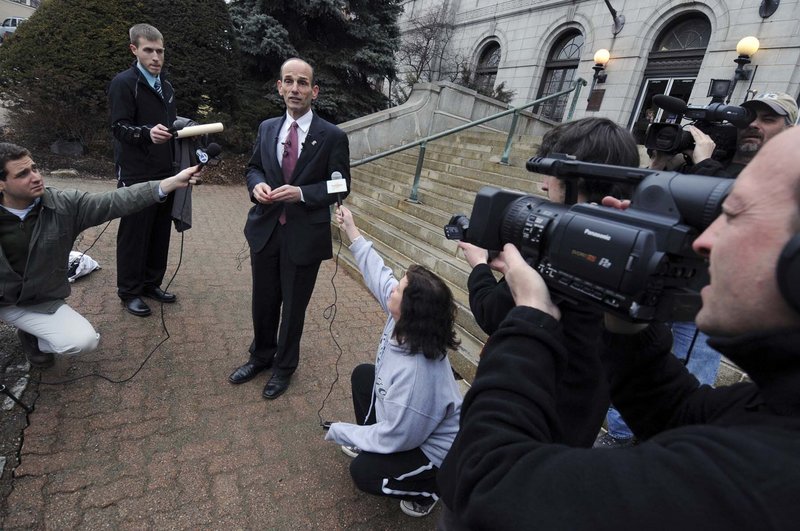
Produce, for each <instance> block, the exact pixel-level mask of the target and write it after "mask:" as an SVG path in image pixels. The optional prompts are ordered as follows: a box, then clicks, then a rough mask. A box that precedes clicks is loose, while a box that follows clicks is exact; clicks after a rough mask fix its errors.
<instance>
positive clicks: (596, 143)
mask: <svg viewBox="0 0 800 531" xmlns="http://www.w3.org/2000/svg"><path fill="white" fill-rule="evenodd" d="M552 153H566V154H567V155H572V156H573V157H575V158H576V159H577V160H580V161H583V162H595V163H599V164H613V165H615V166H631V167H637V166H639V148H638V147H637V146H636V140H635V139H634V138H633V135H632V134H631V133H630V132H629V131H628V130H627V129H623V128H622V127H620V126H618V125H617V124H616V123H614V122H612V121H611V120H609V119H608V118H595V117H590V118H581V119H580V120H575V121H572V122H566V123H563V124H560V125H558V126H556V127H554V128H553V129H551V130H550V131H548V132H547V133H546V134H545V135H544V136H543V137H542V145H541V147H540V148H539V152H538V153H537V154H538V155H539V156H540V157H548V156H550V155H551V154H552ZM578 191H579V192H580V193H581V194H583V195H585V196H586V198H587V201H590V202H595V203H599V202H600V200H601V199H602V198H603V196H606V195H612V196H614V197H617V198H619V199H629V198H630V196H631V193H632V192H633V187H632V186H629V185H625V184H615V183H607V182H602V181H595V180H591V179H590V180H586V179H583V178H580V179H578Z"/></svg>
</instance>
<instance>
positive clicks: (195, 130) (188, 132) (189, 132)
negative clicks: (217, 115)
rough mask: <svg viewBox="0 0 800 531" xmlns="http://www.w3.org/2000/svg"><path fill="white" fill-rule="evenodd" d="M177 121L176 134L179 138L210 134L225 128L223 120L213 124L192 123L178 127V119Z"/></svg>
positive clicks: (175, 124)
mask: <svg viewBox="0 0 800 531" xmlns="http://www.w3.org/2000/svg"><path fill="white" fill-rule="evenodd" d="M175 122H176V123H174V124H173V126H175V128H176V129H177V132H176V133H175V136H176V137H177V138H187V137H190V136H200V135H208V134H211V133H221V132H222V130H223V129H224V128H225V127H224V126H223V125H222V123H221V122H215V123H213V124H203V125H190V126H185V127H183V128H180V129H179V128H178V127H177V125H178V124H177V122H178V120H175Z"/></svg>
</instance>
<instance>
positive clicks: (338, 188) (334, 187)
mask: <svg viewBox="0 0 800 531" xmlns="http://www.w3.org/2000/svg"><path fill="white" fill-rule="evenodd" d="M327 185H328V193H329V194H336V204H337V205H338V206H342V192H346V191H347V181H345V180H344V179H343V178H342V173H341V172H338V171H335V172H333V173H331V180H330V181H328V183H327Z"/></svg>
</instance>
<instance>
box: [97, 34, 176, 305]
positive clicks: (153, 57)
mask: <svg viewBox="0 0 800 531" xmlns="http://www.w3.org/2000/svg"><path fill="white" fill-rule="evenodd" d="M129 34H130V41H131V44H130V49H131V52H132V53H133V55H134V56H135V57H136V61H135V62H134V64H133V66H131V67H130V68H129V69H127V70H125V71H123V72H120V73H119V74H117V75H116V77H114V79H113V80H112V81H111V85H110V86H109V89H108V99H109V106H110V108H111V131H112V133H113V134H114V162H115V165H116V174H117V186H118V187H123V186H130V185H132V184H135V183H139V182H144V181H149V180H152V179H160V178H163V177H167V176H170V175H172V174H173V173H175V165H174V164H173V159H174V156H173V140H172V133H171V132H170V130H169V127H171V126H172V124H173V122H174V121H175V118H176V116H177V110H176V103H175V91H174V90H173V88H172V84H171V83H170V82H169V81H167V80H166V79H164V76H163V74H162V69H163V67H164V38H163V36H162V35H161V32H159V31H158V30H157V29H156V28H154V27H153V26H150V25H149V24H137V25H135V26H133V27H132V28H131V29H130V31H129ZM173 200H174V198H173V194H170V195H169V197H168V198H167V200H166V201H165V202H163V203H159V204H157V205H153V206H151V207H148V208H146V209H144V210H142V211H140V212H137V213H136V214H131V215H129V216H125V217H123V218H122V219H121V220H120V223H119V229H118V231H117V294H118V295H119V297H120V299H122V303H123V305H124V306H125V309H126V310H127V311H128V312H130V313H132V314H133V315H137V316H140V317H144V316H147V315H150V307H149V306H148V305H147V304H146V303H145V302H144V301H143V300H142V297H143V296H144V297H149V298H152V299H155V300H157V301H159V302H166V303H171V302H175V300H176V297H175V295H174V294H172V293H167V292H166V291H164V290H162V289H161V282H162V281H163V280H164V274H165V273H166V270H167V256H168V254H169V238H170V221H171V212H172V203H173Z"/></svg>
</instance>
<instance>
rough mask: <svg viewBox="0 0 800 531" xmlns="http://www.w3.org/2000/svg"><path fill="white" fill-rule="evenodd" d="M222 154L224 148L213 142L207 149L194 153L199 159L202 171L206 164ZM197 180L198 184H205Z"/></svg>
mask: <svg viewBox="0 0 800 531" xmlns="http://www.w3.org/2000/svg"><path fill="white" fill-rule="evenodd" d="M220 153H222V148H221V147H220V146H219V144H217V143H216V142H212V143H210V144H209V145H208V146H207V147H206V148H199V149H198V150H197V151H195V152H194V154H195V156H196V157H197V163H198V166H200V169H201V170H202V169H203V168H205V166H206V164H208V162H209V161H210V160H211V159H213V158H214V157H216V156H217V155H219V154H220ZM196 180H197V184H203V181H201V180H200V179H196Z"/></svg>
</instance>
